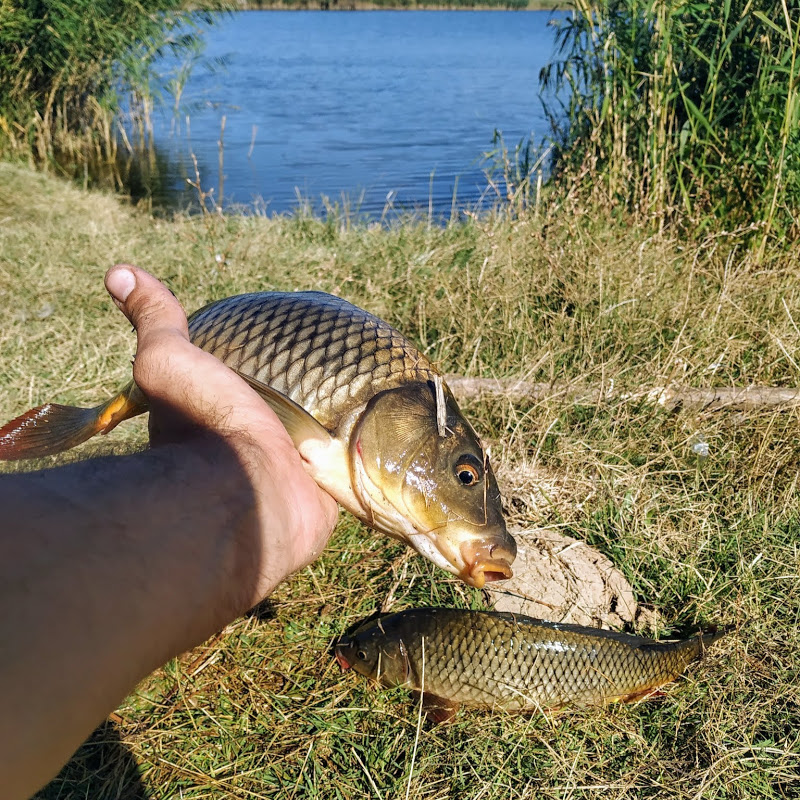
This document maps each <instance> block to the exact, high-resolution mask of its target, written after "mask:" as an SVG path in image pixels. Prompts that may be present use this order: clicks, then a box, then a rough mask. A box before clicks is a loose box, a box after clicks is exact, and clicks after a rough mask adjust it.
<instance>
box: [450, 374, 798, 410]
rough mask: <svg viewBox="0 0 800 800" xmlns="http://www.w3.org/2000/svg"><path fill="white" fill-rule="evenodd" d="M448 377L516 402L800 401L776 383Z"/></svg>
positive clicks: (698, 405)
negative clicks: (635, 383)
mask: <svg viewBox="0 0 800 800" xmlns="http://www.w3.org/2000/svg"><path fill="white" fill-rule="evenodd" d="M445 380H446V381H447V384H448V385H449V386H450V388H451V389H452V391H453V393H454V394H456V395H457V396H458V397H459V399H461V400H471V399H475V398H479V397H484V396H487V395H501V396H503V397H506V398H508V399H509V400H511V401H512V402H519V401H523V400H525V401H528V402H533V403H536V402H539V401H541V400H548V399H549V400H552V399H555V398H560V399H562V400H565V401H567V402H570V403H591V404H595V403H599V402H602V401H603V400H644V401H645V402H649V403H657V404H658V405H661V406H664V408H666V409H667V410H669V411H674V410H675V409H677V408H686V409H690V410H693V411H720V410H722V409H731V410H739V411H743V410H754V409H763V408H772V407H775V406H783V405H794V404H797V403H800V389H791V388H784V389H781V388H776V387H772V386H748V387H745V388H741V387H736V386H720V387H716V388H700V389H695V388H692V387H689V386H656V387H654V388H652V389H645V390H642V391H639V392H618V391H615V390H614V388H613V387H610V388H608V389H600V388H597V387H592V386H580V385H573V384H558V383H533V382H531V381H523V380H517V379H515V378H465V377H463V376H462V375H446V376H445Z"/></svg>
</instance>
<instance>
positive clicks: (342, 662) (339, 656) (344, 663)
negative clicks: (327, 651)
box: [334, 647, 353, 672]
mask: <svg viewBox="0 0 800 800" xmlns="http://www.w3.org/2000/svg"><path fill="white" fill-rule="evenodd" d="M334 656H335V657H336V661H337V662H338V664H339V666H340V667H341V668H342V672H346V671H347V670H348V669H350V668H351V667H352V666H353V665H352V664H351V663H350V662H349V661H348V660H347V659H346V658H345V656H344V653H343V652H342V651H341V650H340V649H339V648H338V647H337V648H336V650H335V651H334Z"/></svg>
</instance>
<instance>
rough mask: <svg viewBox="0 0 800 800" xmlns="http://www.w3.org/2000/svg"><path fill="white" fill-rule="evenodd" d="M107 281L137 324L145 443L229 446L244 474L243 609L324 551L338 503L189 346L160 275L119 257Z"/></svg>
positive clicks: (251, 405)
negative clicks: (247, 575) (249, 575)
mask: <svg viewBox="0 0 800 800" xmlns="http://www.w3.org/2000/svg"><path fill="white" fill-rule="evenodd" d="M105 282H106V288H107V289H108V291H109V293H110V294H111V296H112V298H113V299H114V302H115V303H116V304H117V306H118V307H119V308H120V309H121V310H122V312H123V313H124V314H125V316H126V317H127V318H128V319H129V320H130V322H131V323H132V324H133V327H134V328H135V329H136V335H137V352H136V359H135V361H134V365H133V376H134V379H135V381H136V383H137V385H138V386H139V388H140V389H141V390H142V392H144V394H145V395H146V396H147V399H148V401H149V404H150V433H151V443H152V444H153V446H160V445H165V444H176V443H177V444H179V443H187V442H202V443H203V446H204V447H206V448H207V447H211V455H210V457H209V458H208V459H207V460H209V461H211V462H212V466H213V467H215V468H221V469H224V466H223V465H224V463H225V457H224V456H223V454H222V453H221V452H216V451H215V448H217V447H218V446H219V447H221V449H222V450H225V449H227V448H229V449H230V451H232V453H233V455H234V456H235V458H236V460H237V461H238V462H239V464H240V465H241V466H242V467H243V471H244V473H245V474H246V475H247V477H248V478H249V481H250V484H251V486H250V487H247V491H246V492H244V493H243V494H242V497H246V498H247V499H246V500H243V502H244V504H245V505H250V506H254V507H253V508H250V509H248V508H243V509H242V515H243V519H244V520H245V523H244V524H245V526H246V527H247V528H248V530H246V531H243V532H242V536H241V537H240V538H241V540H242V542H243V545H242V549H243V552H242V553H241V558H242V559H244V560H245V561H247V560H248V559H249V558H255V559H257V560H258V561H259V562H260V563H258V564H257V565H255V566H256V569H255V571H254V578H252V579H248V580H246V581H244V584H245V585H243V586H241V590H242V592H243V596H242V597H241V599H240V600H239V601H238V604H239V605H243V606H244V607H241V608H236V609H233V610H234V612H235V613H242V612H243V611H245V610H247V608H249V607H251V606H252V605H254V604H255V603H257V602H258V601H259V600H261V599H262V598H263V597H264V596H265V595H267V594H268V593H269V592H270V591H272V589H274V588H275V586H276V585H277V584H278V583H279V582H280V581H281V580H283V579H284V578H286V577H287V576H288V575H290V574H291V573H292V572H295V571H296V570H298V569H300V568H302V567H304V566H305V565H306V564H308V563H309V562H311V561H312V560H313V559H315V558H316V557H317V556H318V555H319V554H320V553H321V552H322V550H323V548H324V547H325V544H326V542H327V540H328V537H329V536H330V533H331V530H332V529H333V526H334V524H335V522H336V518H337V506H336V502H335V501H334V500H333V499H332V498H331V497H330V496H329V495H328V494H327V493H325V492H323V491H322V490H321V489H320V488H319V487H318V486H317V484H316V483H315V482H314V481H313V480H312V479H311V478H310V477H309V476H308V475H307V473H306V471H305V469H304V467H303V462H302V460H301V458H300V456H299V454H298V452H297V450H296V449H295V447H294V445H293V443H292V441H291V439H290V438H289V435H288V434H287V433H286V430H285V428H284V427H283V425H282V424H281V422H280V421H279V420H278V417H277V416H276V415H275V413H274V412H273V411H272V409H271V408H270V407H269V406H268V405H267V404H266V403H264V401H263V400H262V399H261V398H260V397H259V396H258V395H257V394H256V393H255V392H254V391H253V390H252V389H251V388H250V387H249V386H248V385H247V384H246V383H245V382H244V381H243V380H242V379H241V378H240V377H239V376H238V375H236V374H235V373H234V372H233V371H232V370H230V369H229V368H228V367H226V366H225V365H224V364H222V362H220V361H219V360H217V359H216V358H214V356H212V355H210V354H208V353H206V352H204V351H203V350H200V349H199V348H197V347H195V346H194V345H193V344H191V343H190V341H189V334H188V327H187V322H186V315H185V313H184V311H183V309H182V308H181V306H180V304H179V302H178V301H177V300H176V299H175V297H174V296H173V295H172V294H171V293H170V292H169V290H168V289H167V288H166V287H165V286H164V285H163V284H162V283H161V282H160V281H158V280H157V279H156V278H154V277H153V276H152V275H150V274H149V273H147V272H145V271H144V270H141V269H139V268H137V267H134V266H131V265H126V264H120V265H117V266H115V267H113V268H112V269H110V270H109V271H108V273H107V275H106V279H105ZM210 442H213V444H212V443H210ZM234 471H235V470H234ZM229 477H230V475H229V471H228V474H227V475H226V479H227V478H229ZM253 536H255V538H256V540H257V542H258V543H259V546H258V547H254V546H253ZM248 542H249V543H248ZM253 566H254V565H253V564H249V565H248V567H247V570H248V571H249V572H252V571H253Z"/></svg>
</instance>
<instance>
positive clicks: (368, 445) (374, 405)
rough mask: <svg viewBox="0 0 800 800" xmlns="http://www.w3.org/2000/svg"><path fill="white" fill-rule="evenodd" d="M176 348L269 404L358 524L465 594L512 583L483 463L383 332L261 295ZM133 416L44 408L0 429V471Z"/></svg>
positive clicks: (399, 340)
mask: <svg viewBox="0 0 800 800" xmlns="http://www.w3.org/2000/svg"><path fill="white" fill-rule="evenodd" d="M189 335H190V338H191V340H192V341H193V342H194V343H195V344H196V345H198V346H199V347H201V348H203V349H204V350H207V351H208V352H210V353H212V354H213V355H214V356H216V357H217V358H219V359H220V360H221V361H223V362H224V363H225V364H227V365H228V366H229V367H231V368H232V369H234V370H235V371H236V372H238V373H239V374H240V375H241V376H242V377H243V378H244V379H245V380H247V382H248V383H249V384H250V385H251V386H252V387H253V388H254V389H255V390H256V391H257V392H258V393H259V394H260V395H261V396H262V397H263V398H264V400H265V401H266V402H267V403H269V405H270V406H271V407H272V408H273V409H274V410H275V412H276V413H277V415H278V417H279V418H280V419H281V421H282V422H283V424H284V425H285V427H286V430H287V431H288V432H289V435H290V436H291V437H292V440H293V441H294V443H295V446H296V447H297V448H298V450H299V451H300V454H301V456H303V458H304V459H305V461H306V463H307V466H308V469H309V472H310V474H311V475H312V477H313V478H314V479H315V480H316V481H317V483H318V484H319V485H320V486H321V487H322V488H323V489H325V490H326V491H328V492H329V493H330V494H331V495H332V496H333V497H334V498H336V500H338V501H339V503H340V504H341V505H342V506H344V507H345V508H346V509H348V510H349V511H350V512H352V513H353V514H354V515H355V516H356V517H358V518H359V519H361V520H362V521H363V522H364V523H366V524H367V525H369V526H370V527H372V528H374V529H376V530H379V531H382V532H384V533H387V534H389V535H390V536H394V537H395V538H398V539H401V540H404V541H406V542H407V543H409V544H410V545H411V546H413V547H414V548H415V549H416V550H417V551H419V552H420V553H421V554H422V555H424V556H426V557H427V558H429V559H430V560H431V561H433V562H434V563H435V564H437V565H438V566H440V567H443V568H444V569H446V570H448V571H449V572H451V573H453V574H455V575H458V576H459V577H460V578H462V580H464V581H465V582H466V583H468V584H470V585H472V586H476V587H478V588H480V587H482V586H483V585H484V583H485V582H486V581H492V580H500V579H503V578H508V577H510V576H511V563H512V562H513V560H514V557H515V555H516V544H515V542H514V539H513V537H512V536H511V535H510V534H509V533H508V532H507V531H506V526H505V521H504V519H503V514H502V510H501V505H500V492H499V490H498V488H497V482H496V481H495V478H494V475H493V473H492V470H491V467H490V466H489V461H488V458H487V456H486V453H485V451H484V449H483V447H482V446H481V443H480V441H479V440H478V437H477V435H476V434H475V432H474V431H473V429H472V428H471V426H470V425H469V424H468V423H467V421H466V420H465V419H464V417H463V416H462V414H461V412H460V410H459V408H458V406H457V405H456V402H455V400H454V398H453V395H452V393H451V392H450V390H449V389H448V388H447V386H446V385H445V384H444V382H443V380H442V378H441V376H440V374H439V373H438V372H437V371H436V369H435V367H434V366H433V365H432V364H431V362H430V361H429V360H428V359H427V358H426V357H425V356H424V355H423V354H422V353H420V352H419V351H418V350H417V349H416V348H415V347H414V346H413V345H412V344H411V343H410V342H409V341H408V340H407V339H406V338H405V337H403V336H402V335H401V334H400V333H398V332H397V331H396V330H394V329H393V328H391V327H390V326H389V325H388V324H387V323H385V322H383V321H382V320H380V319H378V318H377V317H374V316H372V315H371V314H368V313H367V312H366V311H362V310H361V309H359V308H356V307H355V306H354V305H351V304H350V303H348V302H346V301H345V300H342V299H340V298H338V297H333V296H332V295H328V294H324V293H323V292H297V293H279V292H260V293H255V294H245V295H239V296H236V297H229V298H226V299H224V300H219V301H217V302H214V303H211V304H210V305H207V306H205V307H204V308H202V309H200V310H199V311H197V312H195V313H194V314H193V315H192V316H191V317H190V319H189ZM145 411H147V401H146V399H145V397H144V395H143V394H142V392H141V391H140V390H139V388H138V387H137V386H136V384H135V383H134V382H132V381H131V382H130V383H129V384H128V385H127V386H125V387H124V388H123V389H122V390H121V391H120V392H119V393H118V394H117V395H115V396H114V397H113V398H112V399H111V400H109V401H108V402H106V403H103V404H102V405H100V406H97V407H95V408H75V407H72V406H62V405H57V404H52V403H48V404H46V405H43V406H40V407H38V408H34V409H32V410H30V411H28V412H27V413H25V414H23V415H22V416H20V417H18V418H17V419H15V420H12V421H11V422H9V423H8V424H7V425H5V426H4V427H3V428H0V460H11V459H20V458H32V457H38V456H44V455H50V454H53V453H58V452H61V451H63V450H67V449H68V448H70V447H74V446H75V445H77V444H80V443H81V442H84V441H86V440H87V439H89V438H90V437H91V436H94V435H95V434H97V433H108V431H110V430H111V429H112V428H114V427H115V426H116V425H117V424H118V423H120V422H122V421H123V420H125V419H129V418H130V417H133V416H136V415H137V414H142V413H143V412H145Z"/></svg>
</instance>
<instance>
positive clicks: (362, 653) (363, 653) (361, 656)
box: [356, 650, 367, 661]
mask: <svg viewBox="0 0 800 800" xmlns="http://www.w3.org/2000/svg"><path fill="white" fill-rule="evenodd" d="M356 658H357V659H358V660H359V661H366V660H367V653H366V651H364V650H357V651H356Z"/></svg>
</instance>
